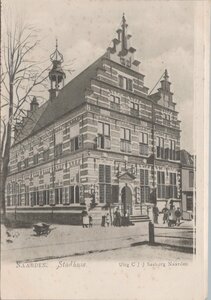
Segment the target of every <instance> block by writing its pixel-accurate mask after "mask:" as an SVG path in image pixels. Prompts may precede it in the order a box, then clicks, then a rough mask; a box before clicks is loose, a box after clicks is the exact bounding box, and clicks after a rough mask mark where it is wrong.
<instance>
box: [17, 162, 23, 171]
mask: <svg viewBox="0 0 211 300" xmlns="http://www.w3.org/2000/svg"><path fill="white" fill-rule="evenodd" d="M21 167H22V163H21V161H19V162H18V171H21Z"/></svg>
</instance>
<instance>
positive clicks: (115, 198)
mask: <svg viewBox="0 0 211 300" xmlns="http://www.w3.org/2000/svg"><path fill="white" fill-rule="evenodd" d="M111 200H112V203H118V202H119V186H118V185H112V187H111Z"/></svg>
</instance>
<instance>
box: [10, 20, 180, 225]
mask: <svg viewBox="0 0 211 300" xmlns="http://www.w3.org/2000/svg"><path fill="white" fill-rule="evenodd" d="M127 27H128V25H127V24H126V20H125V17H124V16H123V18H122V25H121V28H119V29H118V30H117V37H116V38H115V39H113V45H112V47H109V48H108V49H107V51H106V53H105V54H104V55H102V56H101V57H100V58H99V59H98V60H97V61H95V62H94V63H93V64H92V65H90V66H89V67H88V68H87V69H85V70H84V71H83V72H82V73H80V74H79V75H78V76H76V77H75V78H74V79H73V80H71V81H70V82H69V83H68V84H67V85H65V86H63V82H64V78H65V74H64V72H63V70H62V62H63V57H62V55H61V53H60V52H59V51H58V49H57V47H56V51H55V52H54V53H53V54H52V56H51V61H52V70H51V71H50V73H49V80H50V90H49V94H50V95H49V100H48V101H46V103H44V104H43V105H42V106H40V107H39V104H38V102H37V100H36V98H34V99H33V101H32V103H31V106H30V110H29V111H28V117H26V118H24V119H23V121H22V123H19V124H17V125H16V127H15V143H14V144H13V146H12V148H11V157H10V165H9V170H10V171H9V176H8V178H7V213H8V215H15V216H16V217H17V216H18V215H21V214H22V215H24V216H29V218H31V217H32V216H33V217H34V216H37V218H38V219H39V218H40V216H42V217H43V216H48V217H50V216H52V215H54V216H55V217H56V218H57V219H59V220H60V221H64V220H68V222H70V223H78V217H79V215H80V213H81V210H82V209H84V208H85V207H86V208H90V207H91V208H92V209H93V212H94V210H97V209H98V210H101V208H104V207H105V206H109V207H119V208H120V209H121V210H122V211H123V213H125V211H128V212H129V214H130V215H131V216H134V215H142V214H146V210H145V208H146V207H150V206H152V205H153V203H157V205H158V207H159V209H160V210H162V208H163V207H164V205H165V204H166V203H167V202H168V201H170V200H172V199H173V201H174V202H175V203H177V205H179V206H180V205H181V182H180V180H181V168H180V155H179V154H180V134H181V131H180V121H179V120H178V112H177V111H176V104H175V102H174V100H173V93H172V92H171V83H170V81H169V76H168V73H167V70H165V72H164V75H163V78H162V80H161V83H160V88H158V90H157V92H156V93H154V94H150V93H149V89H148V88H147V87H146V86H145V83H144V78H145V76H144V75H143V74H142V73H140V71H139V65H140V62H139V61H138V60H137V59H136V58H135V51H136V49H135V48H133V47H132V46H131V35H129V34H128V33H127ZM62 86H63V87H62Z"/></svg>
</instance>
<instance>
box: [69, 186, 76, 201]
mask: <svg viewBox="0 0 211 300" xmlns="http://www.w3.org/2000/svg"><path fill="white" fill-rule="evenodd" d="M69 200H70V203H74V201H75V195H74V186H70V187H69Z"/></svg>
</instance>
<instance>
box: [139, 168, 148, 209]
mask: <svg viewBox="0 0 211 300" xmlns="http://www.w3.org/2000/svg"><path fill="white" fill-rule="evenodd" d="M140 194H141V195H140V196H141V202H142V203H145V202H148V201H149V200H150V187H149V171H148V170H145V169H140Z"/></svg>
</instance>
